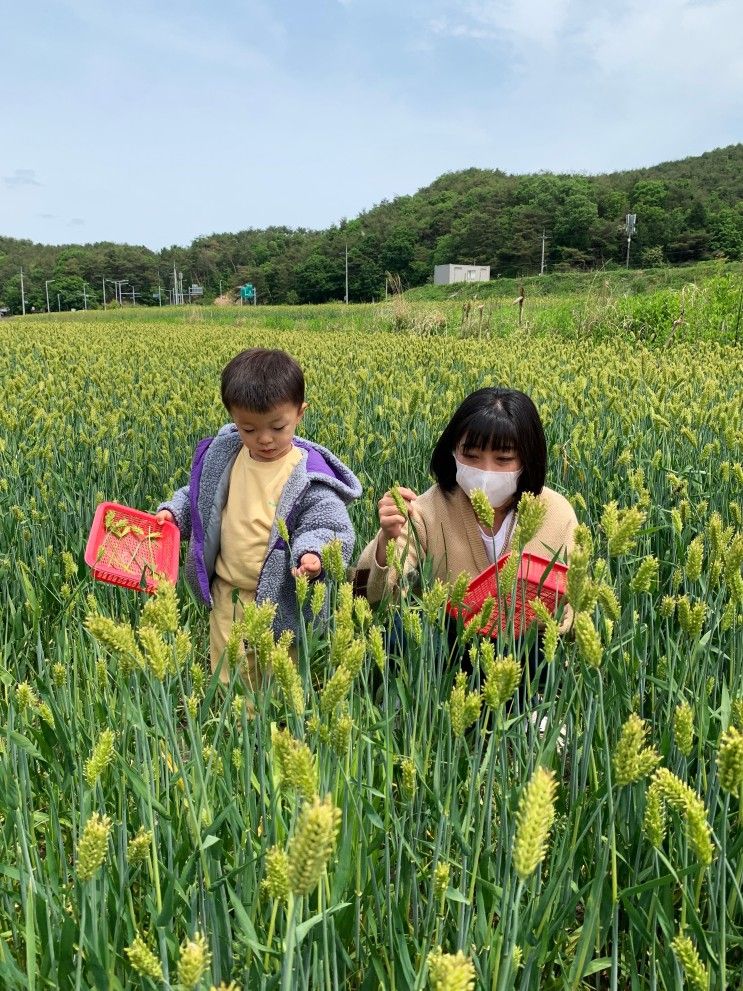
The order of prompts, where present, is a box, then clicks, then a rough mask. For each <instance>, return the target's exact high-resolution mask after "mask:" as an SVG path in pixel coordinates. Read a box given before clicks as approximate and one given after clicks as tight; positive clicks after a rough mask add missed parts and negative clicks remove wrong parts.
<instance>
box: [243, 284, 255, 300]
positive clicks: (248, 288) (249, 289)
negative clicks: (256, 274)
mask: <svg viewBox="0 0 743 991" xmlns="http://www.w3.org/2000/svg"><path fill="white" fill-rule="evenodd" d="M240 295H241V296H242V298H243V299H252V298H253V296H255V289H254V288H253V286H252V284H251V283H250V282H248V284H247V285H244V286H241V287H240Z"/></svg>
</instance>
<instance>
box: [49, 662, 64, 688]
mask: <svg viewBox="0 0 743 991" xmlns="http://www.w3.org/2000/svg"><path fill="white" fill-rule="evenodd" d="M52 681H53V682H54V685H55V687H56V688H61V687H62V685H64V683H65V682H66V681H67V668H66V667H65V666H64V664H62V663H61V662H60V661H55V663H54V665H53V666H52Z"/></svg>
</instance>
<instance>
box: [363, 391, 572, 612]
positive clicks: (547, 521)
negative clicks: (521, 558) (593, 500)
mask: <svg viewBox="0 0 743 991" xmlns="http://www.w3.org/2000/svg"><path fill="white" fill-rule="evenodd" d="M546 470H547V443H546V440H545V436H544V428H543V427H542V421H541V420H540V418H539V413H538V412H537V409H536V407H535V406H534V403H533V402H532V401H531V399H530V398H529V397H528V396H527V395H525V394H524V393H523V392H518V391H517V390H516V389H496V388H486V389H478V390H477V391H476V392H473V393H472V394H471V395H469V396H467V398H466V399H465V400H464V402H463V403H462V404H461V405H460V406H459V408H458V409H457V411H456V412H455V413H454V416H453V417H452V418H451V420H450V421H449V423H448V424H447V426H446V428H445V429H444V432H443V433H442V434H441V436H440V438H439V440H438V442H437V444H436V446H435V448H434V450H433V454H432V456H431V474H432V475H433V476H434V478H435V479H436V483H435V484H434V485H432V486H431V488H429V489H428V490H427V491H426V492H424V493H423V494H422V495H421V496H417V495H416V494H415V492H413V491H412V490H411V489H406V488H401V489H400V493H401V495H402V497H403V499H404V500H405V502H406V504H407V509H408V512H409V515H410V519H411V520H412V523H413V526H414V528H415V537H413V535H412V534H411V533H410V532H409V523H408V521H407V520H406V518H405V516H404V515H403V514H402V513H401V512H400V510H399V509H398V507H397V506H396V505H395V502H394V500H393V498H392V496H391V494H390V493H389V492H386V493H385V494H384V496H383V497H382V498H381V499H380V501H379V525H380V529H379V532H378V533H377V535H376V537H375V538H374V539H373V540H372V541H371V543H370V544H368V545H367V546H366V547H365V548H364V551H363V552H362V554H361V557H360V559H359V563H358V569H357V575H356V583H357V586H358V587H360V588H361V589H364V590H365V594H366V595H367V597H368V599H369V601H370V602H372V603H376V602H379V601H380V600H381V599H382V598H383V596H384V595H385V592H391V591H393V589H394V587H395V584H396V581H397V572H396V571H395V569H394V568H390V567H387V564H386V560H387V542H388V541H389V540H394V541H396V543H397V550H398V553H399V554H400V556H401V558H402V559H403V560H404V570H405V571H406V572H410V571H412V570H414V569H415V568H416V567H417V566H418V549H420V552H421V553H422V554H423V555H425V557H426V558H427V559H428V560H429V561H430V562H431V565H432V576H433V577H434V578H441V579H443V580H444V581H450V580H452V579H453V578H455V577H456V576H457V575H458V574H460V573H461V572H462V571H466V572H467V573H468V574H469V575H471V576H473V577H474V576H475V575H478V574H480V572H481V571H484V570H485V569H486V568H487V567H488V566H489V564H491V563H493V561H494V560H497V558H499V557H500V556H501V555H502V554H505V553H507V552H508V551H509V550H510V549H511V540H512V537H513V530H514V524H515V522H516V512H515V510H516V506H517V505H518V502H519V499H520V498H521V495H522V494H523V493H524V492H531V493H533V494H534V495H539V496H541V498H542V500H543V501H544V503H545V505H546V510H547V512H546V514H545V518H544V522H543V523H542V525H541V527H540V528H539V530H538V531H537V533H536V534H535V536H534V537H533V538H532V540H530V541H529V542H528V543H527V545H526V546H525V548H524V552H525V553H531V554H537V555H540V556H542V557H549V558H551V557H552V556H553V555H554V554H555V552H558V553H559V555H560V557H561V558H566V557H567V555H569V553H570V551H571V550H572V547H573V533H574V530H575V527H576V525H577V520H576V517H575V513H574V512H573V508H572V506H571V505H570V503H569V502H568V501H567V499H566V498H565V497H564V496H562V495H560V494H559V493H558V492H555V491H554V490H553V489H550V488H547V487H546V486H545V484H544V480H545V475H546ZM475 489H482V490H483V491H484V492H485V494H486V495H487V497H488V501H489V502H490V504H491V505H492V507H493V513H494V520H493V526H492V527H491V528H485V527H483V526H481V524H480V523H478V520H477V517H476V516H475V512H474V510H473V508H472V503H471V502H470V495H471V493H472V492H473V491H474V490H475Z"/></svg>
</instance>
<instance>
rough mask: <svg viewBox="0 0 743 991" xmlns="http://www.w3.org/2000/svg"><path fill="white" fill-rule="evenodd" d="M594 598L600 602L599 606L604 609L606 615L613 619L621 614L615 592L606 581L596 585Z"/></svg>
mask: <svg viewBox="0 0 743 991" xmlns="http://www.w3.org/2000/svg"><path fill="white" fill-rule="evenodd" d="M595 591H596V598H597V600H598V602H600V603H601V608H602V609H603V610H604V612H605V613H606V615H607V616H608V617H609V618H610V619H613V620H617V619H619V617H620V616H621V614H622V609H621V606H620V604H619V599H618V598H617V593H616V592H615V591H614V589H613V588H612V586H611V585H607V583H606V582H601V583H600V584H599V585H597V586H596V589H595Z"/></svg>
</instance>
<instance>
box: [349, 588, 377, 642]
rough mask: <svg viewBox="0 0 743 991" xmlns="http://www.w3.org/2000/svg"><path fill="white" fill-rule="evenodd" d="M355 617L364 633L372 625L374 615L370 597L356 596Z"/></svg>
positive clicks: (354, 603)
mask: <svg viewBox="0 0 743 991" xmlns="http://www.w3.org/2000/svg"><path fill="white" fill-rule="evenodd" d="M353 618H354V622H355V623H356V625H357V626H358V628H359V629H360V630H361V632H362V633H363V632H364V631H365V630H367V629H368V628H369V627H370V626H371V622H372V618H373V615H372V610H371V606H370V605H369V600H368V599H364V598H362V597H361V596H360V595H357V596H355V597H354V600H353Z"/></svg>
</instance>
